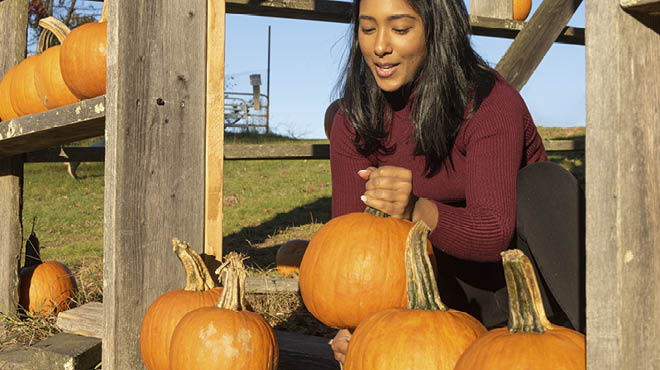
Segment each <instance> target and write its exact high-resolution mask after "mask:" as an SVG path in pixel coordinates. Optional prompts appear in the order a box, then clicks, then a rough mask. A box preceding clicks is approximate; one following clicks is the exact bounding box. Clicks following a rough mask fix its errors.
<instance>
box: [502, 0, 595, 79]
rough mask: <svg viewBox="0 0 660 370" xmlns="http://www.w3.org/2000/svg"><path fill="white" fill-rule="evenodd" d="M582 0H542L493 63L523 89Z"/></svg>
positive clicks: (507, 77) (505, 76) (503, 74)
mask: <svg viewBox="0 0 660 370" xmlns="http://www.w3.org/2000/svg"><path fill="white" fill-rule="evenodd" d="M581 3H582V0H544V1H543V2H542V3H541V5H540V6H539V7H538V8H537V9H536V11H535V12H534V14H533V15H532V17H531V19H530V20H529V22H528V23H527V25H526V26H525V28H523V29H522V31H520V33H519V34H518V35H517V36H516V38H515V39H514V40H513V43H511V46H509V48H508V49H507V51H506V53H505V54H504V56H502V59H500V61H499V62H498V63H497V66H496V67H495V68H496V69H497V70H498V71H499V72H500V73H501V74H502V76H504V78H506V79H507V81H509V83H511V85H513V86H514V87H515V88H517V89H518V90H520V89H522V87H523V86H525V84H526V83H527V81H528V80H529V78H530V77H531V76H532V74H533V73H534V71H535V70H536V67H538V65H539V64H540V63H541V60H543V57H544V56H545V54H546V53H547V52H548V50H550V47H551V46H552V45H553V44H554V42H555V40H556V39H557V37H558V36H559V35H560V34H561V33H562V30H564V28H565V27H566V25H567V24H568V21H569V20H570V19H571V17H572V16H573V14H574V13H575V10H576V9H577V8H578V7H579V6H580V4H581Z"/></svg>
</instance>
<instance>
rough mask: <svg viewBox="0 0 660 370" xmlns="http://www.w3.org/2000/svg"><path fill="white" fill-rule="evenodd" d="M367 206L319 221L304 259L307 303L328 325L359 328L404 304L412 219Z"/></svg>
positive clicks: (302, 289) (302, 283) (302, 287)
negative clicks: (375, 315) (382, 214)
mask: <svg viewBox="0 0 660 370" xmlns="http://www.w3.org/2000/svg"><path fill="white" fill-rule="evenodd" d="M368 210H369V212H355V213H350V214H346V215H343V216H339V217H336V218H334V219H332V220H330V221H329V222H328V223H326V224H325V225H323V226H321V228H319V230H318V231H317V232H316V233H314V236H313V237H312V239H311V241H310V243H309V246H308V247H307V250H306V251H305V255H304V257H303V259H302V263H301V265H300V293H301V296H302V299H303V302H304V303H305V306H306V308H307V310H308V311H309V312H310V313H311V314H312V315H314V317H316V319H318V320H319V321H321V322H322V323H324V324H325V325H327V326H330V327H334V328H342V329H348V328H355V327H356V326H357V325H358V324H359V323H360V321H362V319H364V318H365V317H366V316H368V315H369V314H372V313H374V312H378V311H381V310H384V309H386V308H403V307H405V306H406V271H405V262H404V260H405V246H406V237H407V236H408V232H409V231H410V229H411V228H412V226H413V224H412V222H410V221H407V220H401V219H396V218H391V217H380V216H378V215H375V214H372V213H370V212H372V210H371V209H370V208H368ZM375 213H377V212H375ZM428 250H429V253H433V252H432V250H431V244H430V243H428ZM338 302H341V304H338Z"/></svg>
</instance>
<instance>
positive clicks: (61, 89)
mask: <svg viewBox="0 0 660 370" xmlns="http://www.w3.org/2000/svg"><path fill="white" fill-rule="evenodd" d="M39 26H41V27H42V28H43V30H42V31H41V34H40V35H39V41H38V43H37V53H39V54H40V57H39V59H38V61H37V65H36V66H35V69H34V83H35V86H36V88H37V94H38V95H39V99H40V100H41V102H42V103H43V105H44V106H46V108H48V109H53V108H57V107H61V106H64V105H69V104H73V103H75V102H78V101H80V99H78V98H77V97H76V96H75V95H73V93H72V92H71V90H69V88H68V87H67V85H66V84H65V83H64V78H63V77H62V69H61V67H60V52H61V50H62V45H61V44H62V42H63V41H64V40H65V39H66V36H67V35H68V34H69V33H70V32H71V31H70V30H69V28H68V27H67V26H66V25H65V24H64V23H62V22H61V21H60V20H58V19H57V18H55V17H47V18H42V19H41V20H39ZM53 38H55V39H57V41H58V42H59V44H58V45H53V46H50V47H49V45H51V44H52V43H53V41H52V40H53Z"/></svg>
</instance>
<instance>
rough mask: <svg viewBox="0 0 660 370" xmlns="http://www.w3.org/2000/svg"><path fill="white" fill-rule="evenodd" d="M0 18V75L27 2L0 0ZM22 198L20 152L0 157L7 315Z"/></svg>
mask: <svg viewBox="0 0 660 370" xmlns="http://www.w3.org/2000/svg"><path fill="white" fill-rule="evenodd" d="M0 19H2V21H1V22H0V35H2V48H0V76H4V74H5V73H6V72H7V71H8V70H9V69H10V68H11V67H13V66H15V65H17V64H18V63H19V62H20V61H21V60H23V57H24V55H25V45H26V42H27V36H26V35H27V2H25V1H23V0H5V1H3V2H1V3H0ZM0 78H1V77H0ZM5 126H7V123H6V122H0V130H2V128H3V127H5ZM0 132H1V131H0ZM0 145H1V144H0ZM0 157H2V156H0ZM22 198H23V159H22V156H19V157H13V158H6V157H5V158H2V159H0V215H2V216H1V217H0V313H3V314H7V315H13V314H15V313H16V310H17V309H18V267H19V263H20V261H21V248H22V244H23V227H22V203H23V199H22ZM0 330H1V329H0Z"/></svg>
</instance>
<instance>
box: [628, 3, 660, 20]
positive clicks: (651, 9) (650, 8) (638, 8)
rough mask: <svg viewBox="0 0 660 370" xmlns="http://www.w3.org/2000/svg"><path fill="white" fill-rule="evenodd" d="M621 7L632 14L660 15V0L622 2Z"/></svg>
mask: <svg viewBox="0 0 660 370" xmlns="http://www.w3.org/2000/svg"><path fill="white" fill-rule="evenodd" d="M621 7H622V8H623V9H626V10H628V11H632V12H637V13H646V14H649V15H656V16H657V15H660V0H621Z"/></svg>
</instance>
